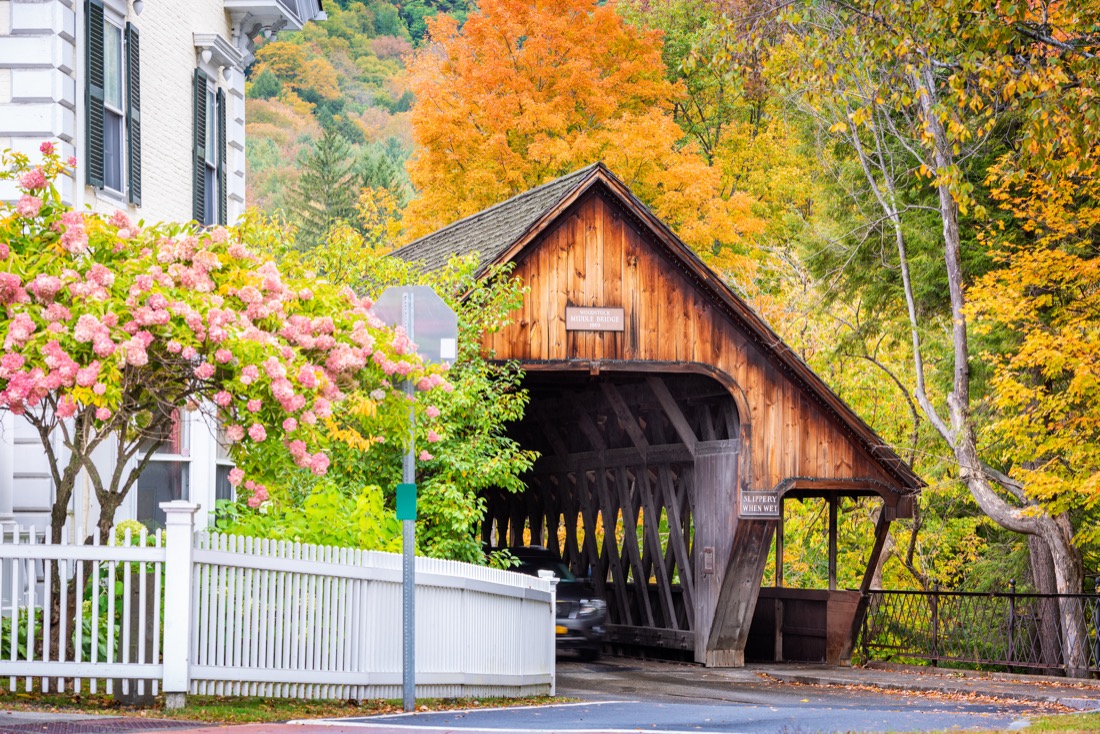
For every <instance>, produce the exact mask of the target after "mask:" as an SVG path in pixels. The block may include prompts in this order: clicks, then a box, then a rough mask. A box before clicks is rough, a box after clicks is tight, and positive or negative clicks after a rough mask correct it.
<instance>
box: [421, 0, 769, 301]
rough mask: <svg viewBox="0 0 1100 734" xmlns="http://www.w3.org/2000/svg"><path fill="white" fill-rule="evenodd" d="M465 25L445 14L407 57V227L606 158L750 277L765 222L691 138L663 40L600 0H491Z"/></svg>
mask: <svg viewBox="0 0 1100 734" xmlns="http://www.w3.org/2000/svg"><path fill="white" fill-rule="evenodd" d="M478 7H479V11H478V12H477V13H475V14H473V15H470V16H469V18H468V19H467V20H466V23H465V25H464V26H463V27H462V28H461V29H460V28H459V27H458V24H457V23H456V22H455V20H454V19H452V18H449V17H447V16H439V17H437V18H435V19H433V20H431V21H429V24H428V41H429V42H428V43H426V44H425V45H424V47H423V48H422V49H421V50H420V51H419V52H418V53H417V54H416V55H415V56H414V57H413V59H412V61H411V64H410V78H411V88H412V90H413V93H414V94H415V95H416V100H417V101H416V104H415V106H414V108H413V113H412V119H413V123H414V127H413V131H414V136H415V138H416V143H417V145H418V148H419V150H418V154H417V156H416V158H415V159H414V160H412V161H411V162H410V164H409V175H410V177H411V179H412V182H413V184H414V185H415V186H416V188H417V190H418V191H419V192H420V193H419V196H418V197H417V198H416V199H415V200H414V201H413V202H412V203H411V204H410V206H409V209H408V211H407V212H406V215H405V221H406V222H409V223H410V224H409V228H408V232H407V234H408V235H409V236H410V237H417V236H420V235H424V234H427V233H428V232H431V231H433V230H435V229H437V228H439V227H441V226H444V225H446V224H448V223H450V222H452V221H454V220H456V219H459V218H461V217H464V216H467V215H469V214H473V213H475V212H477V211H480V210H481V209H484V208H485V207H487V206H490V205H492V204H495V203H497V202H500V201H503V200H504V199H507V198H509V197H511V196H514V195H515V194H518V193H520V192H523V191H526V190H527V189H530V188H532V187H535V186H538V185H539V184H542V183H545V182H547V181H549V180H552V179H554V178H556V177H558V176H561V175H564V174H566V173H569V172H570V171H574V170H576V169H578V168H581V167H583V166H585V165H588V164H590V163H592V162H594V161H603V162H604V163H605V164H607V166H608V167H609V168H610V169H611V170H612V171H613V172H614V173H615V174H616V175H618V176H619V177H621V178H622V179H623V180H624V181H625V183H626V184H627V185H628V186H630V187H631V188H632V190H633V191H634V192H635V193H636V194H638V196H639V197H640V198H642V200H643V201H645V202H646V203H647V204H648V205H649V206H651V207H652V208H653V209H654V211H655V212H656V213H657V215H658V216H660V217H661V218H663V219H664V220H665V221H666V222H667V223H668V224H669V225H670V226H672V227H673V229H675V230H676V232H677V233H678V234H679V235H680V236H681V237H682V238H683V239H684V241H685V242H687V243H688V244H689V245H691V246H692V247H693V248H695V250H696V251H697V252H699V253H700V255H702V256H703V258H704V259H706V260H707V261H708V263H709V264H710V265H711V266H712V267H715V268H717V269H719V270H721V271H722V272H723V273H724V274H725V275H727V276H728V277H730V278H732V279H734V280H735V281H737V282H738V283H740V284H742V285H746V284H748V282H749V281H750V280H751V278H752V276H753V274H754V273H755V270H756V264H757V262H758V260H759V254H758V253H757V251H756V250H755V249H754V248H753V247H752V238H753V236H754V235H756V234H758V233H760V232H761V231H762V230H763V227H764V222H763V221H762V220H760V219H759V218H758V217H756V216H755V215H754V214H753V205H754V200H753V198H752V197H751V196H749V195H748V194H745V193H743V192H736V191H735V192H731V193H726V194H725V195H724V194H723V192H722V187H721V171H720V170H719V169H717V168H715V167H712V166H709V165H708V164H707V163H706V161H705V160H704V158H703V157H702V155H700V152H699V151H698V149H697V147H696V146H695V145H694V144H688V145H685V144H684V135H683V131H682V130H681V129H680V128H679V126H678V125H677V124H676V122H675V120H674V119H673V117H672V114H671V110H672V108H673V103H674V101H675V100H676V99H678V98H679V97H680V96H681V95H682V94H683V90H682V88H681V87H680V86H678V85H674V84H672V83H671V82H669V81H668V79H667V78H666V74H665V67H664V64H663V62H662V60H661V37H660V35H659V34H658V33H656V32H652V31H649V32H647V31H642V30H639V29H637V28H634V27H632V26H629V25H627V24H625V23H624V22H623V20H622V18H620V17H619V15H618V14H617V13H616V12H615V9H614V7H613V5H611V4H608V5H600V4H599V3H597V2H596V1H595V0H554V1H553V2H550V1H549V0H534V1H532V0H483V1H482V2H480V3H479V4H478Z"/></svg>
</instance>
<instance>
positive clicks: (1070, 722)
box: [1024, 711, 1100, 732]
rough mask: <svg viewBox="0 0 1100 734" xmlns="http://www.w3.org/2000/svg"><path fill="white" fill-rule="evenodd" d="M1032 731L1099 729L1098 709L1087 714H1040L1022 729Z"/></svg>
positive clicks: (1099, 714)
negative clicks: (1040, 715)
mask: <svg viewBox="0 0 1100 734" xmlns="http://www.w3.org/2000/svg"><path fill="white" fill-rule="evenodd" d="M1024 731H1025V732H1033V731H1061V732H1071V731H1100V711H1095V712H1093V713H1089V714H1060V715H1058V716H1042V717H1039V718H1037V719H1033V720H1032V722H1031V726H1029V727H1028V728H1027V729H1025V730H1024Z"/></svg>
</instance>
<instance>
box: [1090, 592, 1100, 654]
mask: <svg viewBox="0 0 1100 734" xmlns="http://www.w3.org/2000/svg"><path fill="white" fill-rule="evenodd" d="M1092 628H1093V630H1095V631H1096V637H1095V638H1094V639H1093V643H1092V664H1091V665H1090V666H1089V667H1090V668H1091V669H1093V670H1096V669H1097V668H1100V576H1097V577H1096V598H1095V599H1093V600H1092Z"/></svg>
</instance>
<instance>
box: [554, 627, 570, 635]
mask: <svg viewBox="0 0 1100 734" xmlns="http://www.w3.org/2000/svg"><path fill="white" fill-rule="evenodd" d="M554 632H556V633H557V634H559V635H564V634H566V633H567V632H569V630H567V629H565V627H563V626H561V625H560V624H559V625H556V626H555V627H554Z"/></svg>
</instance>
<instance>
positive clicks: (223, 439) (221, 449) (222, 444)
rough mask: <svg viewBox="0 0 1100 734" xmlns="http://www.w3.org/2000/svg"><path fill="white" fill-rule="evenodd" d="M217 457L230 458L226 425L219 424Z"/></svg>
mask: <svg viewBox="0 0 1100 734" xmlns="http://www.w3.org/2000/svg"><path fill="white" fill-rule="evenodd" d="M217 458H219V459H228V458H229V437H228V436H226V435H225V426H224V425H222V424H221V423H219V424H218V453H217Z"/></svg>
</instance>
